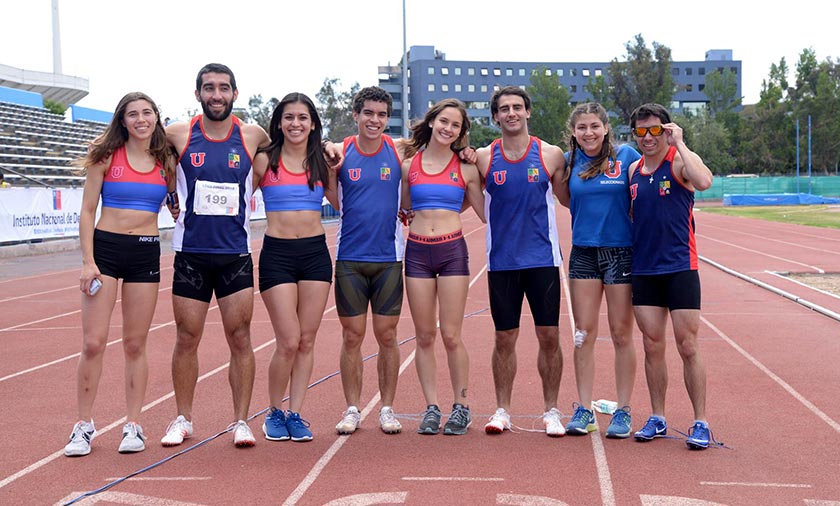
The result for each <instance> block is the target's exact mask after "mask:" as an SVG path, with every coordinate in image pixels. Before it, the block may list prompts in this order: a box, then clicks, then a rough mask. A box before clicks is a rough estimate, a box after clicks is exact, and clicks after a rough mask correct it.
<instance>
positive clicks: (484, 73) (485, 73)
mask: <svg viewBox="0 0 840 506" xmlns="http://www.w3.org/2000/svg"><path fill="white" fill-rule="evenodd" d="M481 75H483V76H488V75H490V72H489V71H488V70H487V67H482V68H481Z"/></svg>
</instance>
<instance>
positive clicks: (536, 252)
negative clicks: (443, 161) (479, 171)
mask: <svg viewBox="0 0 840 506" xmlns="http://www.w3.org/2000/svg"><path fill="white" fill-rule="evenodd" d="M490 151H491V154H490V156H491V158H490V166H489V167H488V168H487V173H486V174H485V189H484V192H485V195H486V198H485V200H484V215H485V216H486V217H487V263H488V269H489V270H491V271H507V270H520V269H531V268H535V267H559V266H560V264H561V263H562V261H563V257H562V255H561V253H560V243H559V241H558V239H557V220H556V216H555V214H554V194H553V193H552V188H551V177H550V175H549V173H548V170H547V169H546V168H545V164H544V163H543V159H542V148H541V141H540V139H538V138H537V137H534V136H531V140H530V145H529V147H528V149H527V150H526V151H525V154H524V155H522V158H520V159H519V160H508V159H507V158H506V157H505V155H504V153H503V152H502V141H501V139H496V140H495V141H493V144H491V145H490Z"/></svg>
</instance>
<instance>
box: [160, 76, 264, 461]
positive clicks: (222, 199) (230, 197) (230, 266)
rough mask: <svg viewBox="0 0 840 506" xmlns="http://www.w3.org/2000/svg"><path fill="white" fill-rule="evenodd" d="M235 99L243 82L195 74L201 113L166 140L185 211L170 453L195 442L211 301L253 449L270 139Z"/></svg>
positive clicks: (166, 441) (239, 424) (241, 435)
mask: <svg viewBox="0 0 840 506" xmlns="http://www.w3.org/2000/svg"><path fill="white" fill-rule="evenodd" d="M237 96H238V91H237V89H236V78H235V77H234V76H233V72H232V71H231V70H230V69H229V68H228V67H226V66H225V65H222V64H219V63H211V64H208V65H205V66H204V67H203V68H202V69H201V70H200V71H199V72H198V76H197V78H196V90H195V97H196V100H198V102H199V103H201V108H202V111H203V113H204V114H201V115H199V116H196V117H195V118H192V120H191V121H190V122H189V123H185V122H179V123H174V124H172V125H170V126H168V127H167V128H166V137H167V140H168V141H169V143H170V144H171V145H172V146H173V147H174V149H175V150H177V152H178V159H179V164H178V184H177V189H178V202H179V204H180V208H181V212H180V214H179V215H178V217H177V220H176V223H175V231H174V234H173V237H172V247H173V249H174V250H175V252H176V253H175V262H174V279H173V281H172V307H173V310H174V313H175V325H176V327H177V338H176V341H175V350H174V351H173V353H172V382H173V386H174V389H175V403H176V405H177V408H178V416H177V418H176V419H175V420H173V421H172V422H171V423H170V424H169V427H168V428H167V429H166V435H165V436H164V437H163V439H161V444H163V446H175V445H179V444H181V443H182V442H183V440H184V439H185V438H188V437H190V436H192V433H193V427H192V405H193V396H194V393H195V386H196V382H197V380H198V344H199V342H201V336H202V333H203V332H204V321H205V318H206V316H207V311H208V309H209V307H210V300H211V299H212V298H213V294H214V293H215V295H216V301H217V303H218V304H219V311H220V313H221V316H222V325H223V327H224V332H225V338H226V339H227V343H228V347H229V348H230V356H231V359H230V385H231V390H232V391H233V414H234V422H233V424H232V426H231V430H232V432H233V442H234V444H235V445H236V446H238V447H247V446H253V445H254V442H255V440H254V435H253V434H252V433H251V429H250V428H248V424H247V423H246V422H245V420H247V419H248V408H249V406H250V404H251V392H252V390H253V387H254V351H253V348H252V347H251V315H252V313H253V307H254V265H253V262H252V260H251V241H250V240H251V231H250V224H249V218H250V214H251V213H250V209H251V208H250V200H251V194H252V192H253V187H252V186H253V183H252V174H253V171H252V168H251V161H252V159H253V156H254V155H255V154H256V152H257V148H258V147H260V146H261V145H267V144H268V142H269V139H268V135H267V134H266V133H265V130H263V129H262V127H260V126H258V125H250V124H244V123H241V122H240V121H239V119H238V118H237V117H236V116H234V115H232V114H231V112H232V110H233V102H234V101H235V100H236V98H237Z"/></svg>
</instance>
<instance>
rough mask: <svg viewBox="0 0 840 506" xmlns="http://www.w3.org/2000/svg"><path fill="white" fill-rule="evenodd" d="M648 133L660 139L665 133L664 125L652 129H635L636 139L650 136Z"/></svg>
mask: <svg viewBox="0 0 840 506" xmlns="http://www.w3.org/2000/svg"><path fill="white" fill-rule="evenodd" d="M648 132H650V135H652V136H654V137H659V136H660V135H662V134H663V133H665V128H664V127H663V126H662V125H654V126H651V127H636V128H634V129H633V134H634V135H635V136H636V137H644V136H645V135H647V134H648Z"/></svg>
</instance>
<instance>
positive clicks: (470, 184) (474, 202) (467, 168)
mask: <svg viewBox="0 0 840 506" xmlns="http://www.w3.org/2000/svg"><path fill="white" fill-rule="evenodd" d="M461 174H462V175H463V176H464V186H465V187H466V197H467V198H466V199H465V202H464V205H463V207H462V208H461V212H464V211H465V210H466V208H467V202H469V205H471V206H472V208H473V211H475V214H476V216H478V218H479V219H480V220H481V222H482V223H487V219H486V218H485V217H484V192H483V191H481V176H480V175H479V173H478V167H476V166H475V165H473V164H471V163H465V162H461Z"/></svg>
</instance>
